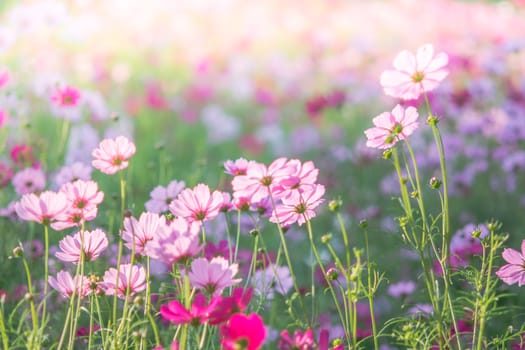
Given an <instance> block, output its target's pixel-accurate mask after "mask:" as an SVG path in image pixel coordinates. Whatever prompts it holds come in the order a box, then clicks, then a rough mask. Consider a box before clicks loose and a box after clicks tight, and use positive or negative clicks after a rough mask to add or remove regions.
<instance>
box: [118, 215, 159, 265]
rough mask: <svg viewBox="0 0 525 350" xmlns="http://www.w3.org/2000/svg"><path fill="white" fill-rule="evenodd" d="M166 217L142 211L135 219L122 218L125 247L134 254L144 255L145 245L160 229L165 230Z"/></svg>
mask: <svg viewBox="0 0 525 350" xmlns="http://www.w3.org/2000/svg"><path fill="white" fill-rule="evenodd" d="M165 226H166V218H165V217H164V216H159V214H156V213H148V212H145V213H142V214H140V218H139V220H138V221H137V219H135V218H134V217H130V218H125V219H124V230H123V231H122V239H123V240H124V241H125V242H126V247H128V248H129V249H131V250H134V251H135V254H140V255H145V249H146V245H147V244H148V242H149V241H151V240H153V237H155V235H156V234H157V232H158V231H160V230H165V229H166V228H165Z"/></svg>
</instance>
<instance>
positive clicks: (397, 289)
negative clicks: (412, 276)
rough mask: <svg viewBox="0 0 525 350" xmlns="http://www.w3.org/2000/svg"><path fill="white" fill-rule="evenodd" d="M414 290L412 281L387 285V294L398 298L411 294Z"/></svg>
mask: <svg viewBox="0 0 525 350" xmlns="http://www.w3.org/2000/svg"><path fill="white" fill-rule="evenodd" d="M415 290H416V283H415V282H414V281H400V282H397V283H394V284H391V285H390V286H388V294H390V295H391V296H393V297H396V298H400V297H403V296H407V295H410V294H412V293H413V292H414V291H415Z"/></svg>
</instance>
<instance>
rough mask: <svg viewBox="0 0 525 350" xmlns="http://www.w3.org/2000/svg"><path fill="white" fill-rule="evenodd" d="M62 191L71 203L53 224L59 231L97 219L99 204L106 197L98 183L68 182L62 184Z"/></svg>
mask: <svg viewBox="0 0 525 350" xmlns="http://www.w3.org/2000/svg"><path fill="white" fill-rule="evenodd" d="M60 192H62V193H64V194H65V195H66V198H67V200H68V203H69V204H68V209H67V210H66V211H65V212H64V213H63V214H62V215H60V216H59V217H57V219H56V220H57V222H56V223H54V224H53V225H51V226H52V227H53V229H55V230H58V231H59V230H63V229H65V228H69V227H73V226H80V225H81V224H82V223H83V222H85V221H90V220H93V219H95V218H96V216H97V211H98V205H99V204H100V203H102V200H103V199H104V192H102V191H99V190H98V184H97V183H96V182H95V181H91V180H89V181H83V180H77V181H75V182H68V183H66V184H64V185H62V187H61V188H60Z"/></svg>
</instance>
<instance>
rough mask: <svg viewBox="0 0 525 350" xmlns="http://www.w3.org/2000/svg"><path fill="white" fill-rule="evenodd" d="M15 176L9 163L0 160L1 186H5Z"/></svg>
mask: <svg viewBox="0 0 525 350" xmlns="http://www.w3.org/2000/svg"><path fill="white" fill-rule="evenodd" d="M12 178H13V168H12V167H10V166H9V165H8V164H7V163H4V162H0V187H5V186H7V185H8V184H9V182H10V181H11V179H12Z"/></svg>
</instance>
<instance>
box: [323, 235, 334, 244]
mask: <svg viewBox="0 0 525 350" xmlns="http://www.w3.org/2000/svg"><path fill="white" fill-rule="evenodd" d="M331 239H332V234H331V233H327V234H325V235H322V236H321V242H323V243H325V244H326V243H328V242H330V240H331Z"/></svg>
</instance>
